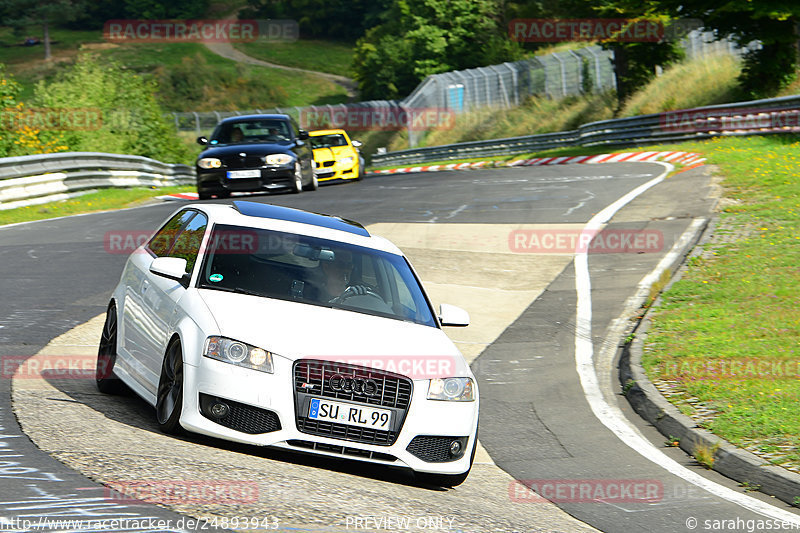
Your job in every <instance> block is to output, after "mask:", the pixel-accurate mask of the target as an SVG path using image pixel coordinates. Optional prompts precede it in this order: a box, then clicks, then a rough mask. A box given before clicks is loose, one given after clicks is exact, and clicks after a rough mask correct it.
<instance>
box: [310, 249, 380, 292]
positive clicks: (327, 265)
mask: <svg viewBox="0 0 800 533" xmlns="http://www.w3.org/2000/svg"><path fill="white" fill-rule="evenodd" d="M320 263H321V268H322V273H323V275H324V280H323V281H322V284H321V286H320V290H319V300H321V301H327V302H330V303H340V302H342V301H343V300H344V299H346V298H349V297H350V296H356V295H363V294H368V293H374V290H373V289H371V288H370V287H368V286H367V285H362V284H357V285H351V284H350V281H351V278H352V275H353V254H352V253H351V252H349V251H347V250H337V251H336V256H335V259H334V260H333V261H320Z"/></svg>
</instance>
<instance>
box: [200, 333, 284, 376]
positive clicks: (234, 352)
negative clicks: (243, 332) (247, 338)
mask: <svg viewBox="0 0 800 533" xmlns="http://www.w3.org/2000/svg"><path fill="white" fill-rule="evenodd" d="M203 355H204V356H206V357H208V358H211V359H216V360H217V361H222V362H223V363H230V364H232V365H237V366H242V367H245V368H250V369H252V370H258V371H259V372H268V373H270V374H272V371H273V369H272V353H270V352H268V351H266V350H264V349H262V348H258V347H256V346H251V345H250V344H247V343H244V342H240V341H235V340H233V339H228V338H225V337H209V338H208V339H206V347H205V350H203Z"/></svg>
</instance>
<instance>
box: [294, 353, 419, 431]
mask: <svg viewBox="0 0 800 533" xmlns="http://www.w3.org/2000/svg"><path fill="white" fill-rule="evenodd" d="M337 374H340V375H341V376H344V377H352V378H363V379H370V380H373V381H374V382H375V390H374V391H373V393H372V395H367V394H366V393H365V392H364V391H362V392H360V393H359V392H355V391H353V392H346V391H336V390H333V388H331V377H333V376H334V375H337ZM412 388H413V385H412V381H411V380H410V379H409V378H407V377H405V376H401V375H399V374H394V373H391V372H384V371H382V370H378V369H374V368H366V367H361V366H356V365H350V364H346V363H337V362H332V361H318V360H310V359H304V360H301V361H297V362H296V363H295V366H294V390H295V415H296V422H297V429H298V430H299V431H301V432H303V433H308V434H311V435H320V436H324V437H330V438H334V439H341V440H349V441H354V442H363V443H367V444H377V445H379V446H391V445H392V444H394V442H395V440H397V436H398V435H399V433H400V429H401V428H402V427H403V422H404V421H405V417H406V412H407V411H408V406H409V404H410V403H411V392H412ZM315 397H316V398H331V399H333V400H339V401H343V402H346V403H354V404H361V405H370V406H375V407H381V408H385V409H390V410H391V411H393V413H392V424H391V428H390V429H389V430H379V429H371V428H366V427H358V426H353V425H349V424H341V423H338V422H331V421H327V420H315V419H311V418H308V408H309V403H310V400H311V398H315Z"/></svg>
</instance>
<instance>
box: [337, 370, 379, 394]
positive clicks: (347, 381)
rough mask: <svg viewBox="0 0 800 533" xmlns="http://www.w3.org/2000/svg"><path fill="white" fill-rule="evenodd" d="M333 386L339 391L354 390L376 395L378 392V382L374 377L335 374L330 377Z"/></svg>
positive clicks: (358, 392)
mask: <svg viewBox="0 0 800 533" xmlns="http://www.w3.org/2000/svg"><path fill="white" fill-rule="evenodd" d="M330 385H331V388H332V389H333V390H335V391H337V392H354V393H356V394H363V395H364V396H374V395H375V394H377V393H378V384H377V383H376V382H375V380H374V379H369V378H356V377H351V376H343V375H341V374H334V375H333V376H331V378H330Z"/></svg>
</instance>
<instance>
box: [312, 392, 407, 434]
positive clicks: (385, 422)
mask: <svg viewBox="0 0 800 533" xmlns="http://www.w3.org/2000/svg"><path fill="white" fill-rule="evenodd" d="M308 418H311V419H313V420H325V421H327V422H338V423H339V424H347V425H348V426H358V427H362V428H372V429H382V430H388V429H389V428H391V423H392V412H391V411H390V410H389V409H377V408H375V407H365V406H361V405H353V404H352V403H342V402H332V401H330V400H323V399H322V398H311V405H310V406H309V408H308Z"/></svg>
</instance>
